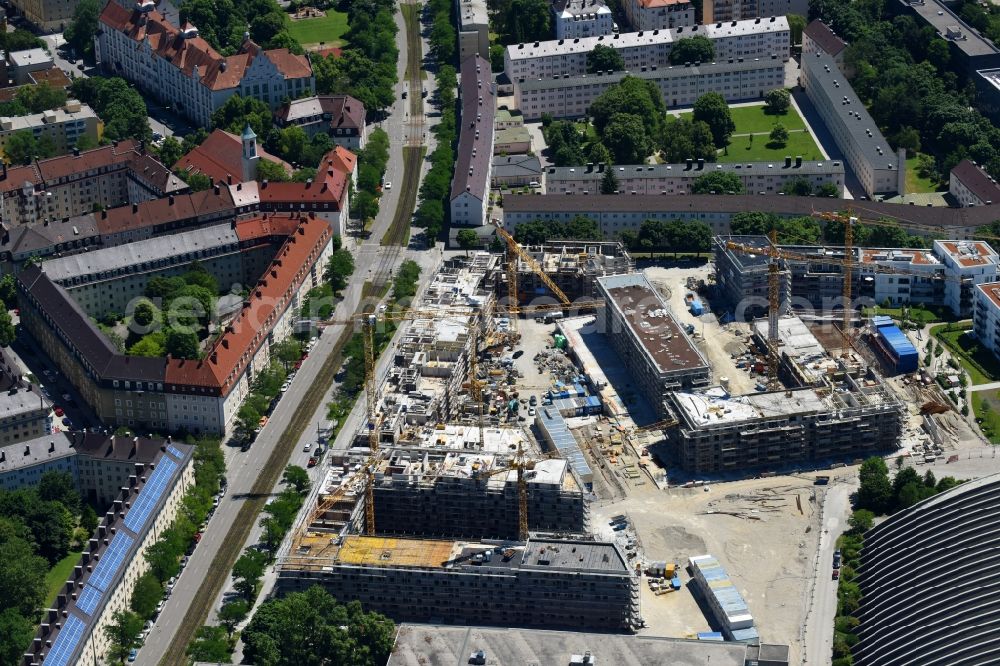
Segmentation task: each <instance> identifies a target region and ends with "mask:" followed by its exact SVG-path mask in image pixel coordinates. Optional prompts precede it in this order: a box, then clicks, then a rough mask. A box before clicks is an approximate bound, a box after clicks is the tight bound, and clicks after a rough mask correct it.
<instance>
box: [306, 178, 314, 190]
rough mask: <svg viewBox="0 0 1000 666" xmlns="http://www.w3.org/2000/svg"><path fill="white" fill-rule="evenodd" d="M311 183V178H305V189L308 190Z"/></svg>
mask: <svg viewBox="0 0 1000 666" xmlns="http://www.w3.org/2000/svg"><path fill="white" fill-rule="evenodd" d="M312 184H313V179H312V178H306V189H307V190H308V189H309V188H310V187H312Z"/></svg>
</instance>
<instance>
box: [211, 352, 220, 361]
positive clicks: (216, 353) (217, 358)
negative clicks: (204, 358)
mask: <svg viewBox="0 0 1000 666" xmlns="http://www.w3.org/2000/svg"><path fill="white" fill-rule="evenodd" d="M218 362H219V353H218V352H212V363H218Z"/></svg>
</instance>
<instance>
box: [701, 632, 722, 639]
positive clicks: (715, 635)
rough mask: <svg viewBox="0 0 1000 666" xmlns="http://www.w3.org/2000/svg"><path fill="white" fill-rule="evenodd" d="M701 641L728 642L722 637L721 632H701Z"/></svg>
mask: <svg viewBox="0 0 1000 666" xmlns="http://www.w3.org/2000/svg"><path fill="white" fill-rule="evenodd" d="M698 640H699V641H724V640H726V639H725V638H724V637H723V636H722V632H721V631H699V632H698Z"/></svg>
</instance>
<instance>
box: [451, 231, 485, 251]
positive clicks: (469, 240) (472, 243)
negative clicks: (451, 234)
mask: <svg viewBox="0 0 1000 666" xmlns="http://www.w3.org/2000/svg"><path fill="white" fill-rule="evenodd" d="M455 240H456V241H458V246H459V247H460V248H462V249H463V250H465V256H469V250H471V249H472V248H474V247H479V246H481V245H482V243H481V242H480V241H479V235H478V234H477V233H476V232H475V231H473V230H472V229H459V231H458V234H457V235H456V236H455Z"/></svg>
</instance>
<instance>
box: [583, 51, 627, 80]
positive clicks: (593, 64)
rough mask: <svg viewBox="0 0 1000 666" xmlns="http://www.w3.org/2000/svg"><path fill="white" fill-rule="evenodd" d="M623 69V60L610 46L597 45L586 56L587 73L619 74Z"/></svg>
mask: <svg viewBox="0 0 1000 666" xmlns="http://www.w3.org/2000/svg"><path fill="white" fill-rule="evenodd" d="M623 69H625V58H623V57H622V54H621V53H619V52H618V50H617V49H614V48H612V47H610V46H605V45H604V44H598V45H597V46H595V47H594V48H593V50H592V51H591V52H590V53H588V54H587V73H588V74H595V73H597V72H620V71H622V70H623Z"/></svg>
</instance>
